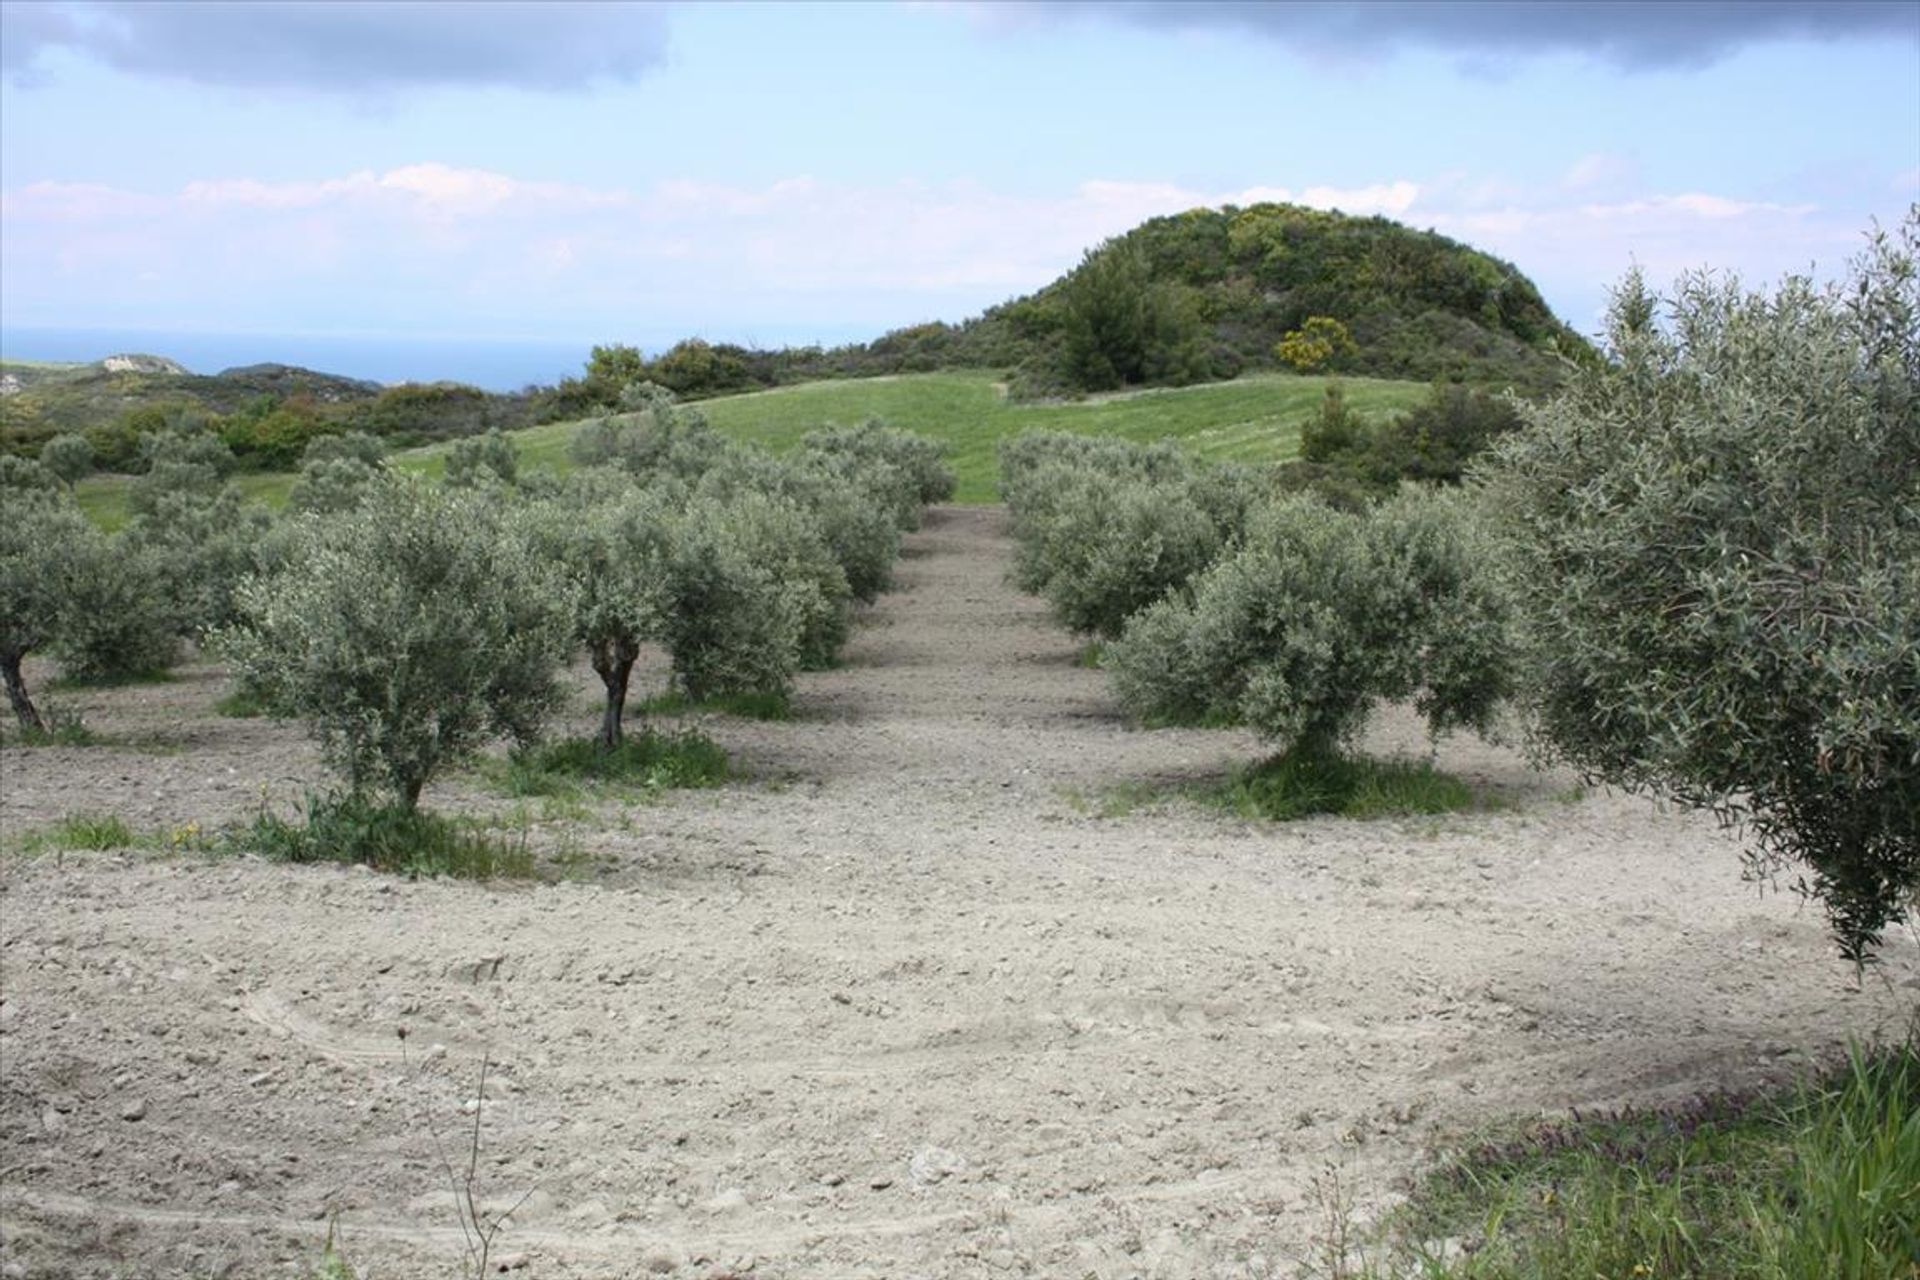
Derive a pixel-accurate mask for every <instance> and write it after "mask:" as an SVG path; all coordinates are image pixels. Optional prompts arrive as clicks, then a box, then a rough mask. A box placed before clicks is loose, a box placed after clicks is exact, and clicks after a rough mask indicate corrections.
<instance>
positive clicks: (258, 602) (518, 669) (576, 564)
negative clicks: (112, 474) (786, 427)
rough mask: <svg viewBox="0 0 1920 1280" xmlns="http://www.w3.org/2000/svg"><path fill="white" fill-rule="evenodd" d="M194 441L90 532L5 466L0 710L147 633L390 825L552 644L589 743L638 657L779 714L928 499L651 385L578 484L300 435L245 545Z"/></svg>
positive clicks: (820, 662)
mask: <svg viewBox="0 0 1920 1280" xmlns="http://www.w3.org/2000/svg"><path fill="white" fill-rule="evenodd" d="M156 448H159V446H156ZM219 449H220V446H219V443H218V441H217V440H213V439H211V438H210V437H207V436H199V437H194V438H191V439H187V440H182V441H177V442H173V443H171V444H169V445H167V447H166V452H167V456H168V457H169V458H170V459H174V460H172V461H168V462H167V463H166V464H165V466H162V465H159V464H156V466H155V467H154V468H153V469H151V470H150V471H149V472H148V474H147V475H146V476H145V477H142V481H141V483H143V484H150V485H152V486H154V487H155V489H156V490H157V491H159V492H158V493H157V496H156V498H155V500H154V502H153V504H152V508H151V512H150V513H149V512H148V511H147V510H145V509H142V514H141V515H140V516H139V517H137V518H136V520H135V522H134V523H133V524H132V525H130V526H129V528H128V530H127V531H125V532H124V533H122V534H119V535H113V536H111V537H109V536H108V535H105V534H102V533H100V532H99V531H97V530H95V529H94V528H93V527H92V526H91V525H90V524H89V523H88V522H87V521H86V520H85V519H84V517H83V516H82V515H81V514H80V512H79V510H78V509H77V507H76V506H75V505H74V503H73V500H72V498H71V497H70V495H69V494H68V493H67V492H66V491H65V490H64V488H62V486H60V485H59V484H58V482H57V481H55V480H53V479H52V478H51V477H50V476H48V475H47V474H46V473H45V472H44V470H43V469H40V468H38V467H36V466H35V464H32V463H21V462H18V460H15V461H14V462H13V463H11V464H8V473H7V475H8V479H9V482H10V483H11V484H12V485H13V486H14V488H13V489H12V490H11V491H10V493H9V503H8V505H9V509H10V516H13V517H16V518H10V519H9V520H8V521H7V522H6V523H5V533H4V534H0V619H4V622H3V623H0V665H4V668H5V673H6V680H7V685H8V690H9V694H10V696H11V697H12V699H13V705H14V709H15V711H16V714H17V716H18V718H19V719H20V721H21V723H22V724H23V725H24V726H29V727H33V726H39V725H40V717H39V715H38V713H37V711H36V710H35V709H34V708H33V706H32V702H31V698H30V696H29V695H28V692H27V690H26V688H25V685H24V683H23V682H22V679H21V672H20V664H21V659H22V658H23V657H24V656H25V655H26V654H27V653H30V652H33V651H36V650H39V649H50V650H51V651H52V652H53V653H54V654H55V655H56V656H58V657H59V658H60V659H61V660H62V662H63V664H65V665H66V666H67V668H68V670H69V673H70V674H102V675H110V674H131V672H130V671H128V670H124V669H118V670H112V671H98V672H94V671H81V670H78V669H77V668H76V667H75V666H74V663H75V660H76V657H77V656H78V655H82V654H85V653H88V652H91V651H92V647H93V646H94V645H95V641H94V639H93V637H94V633H95V632H96V631H97V630H99V629H100V628H102V627H103V626H112V625H118V626H124V625H125V624H124V623H123V622H121V623H116V622H115V621H114V620H115V619H123V618H125V617H128V616H141V615H143V614H144V615H151V616H153V617H154V618H156V619H158V620H160V621H162V622H163V623H164V627H165V629H166V631H167V633H168V635H169V638H171V637H176V636H180V635H183V634H189V633H190V634H193V635H195V636H197V637H199V638H202V639H204V640H206V641H207V642H208V643H210V644H211V645H212V646H213V647H214V648H216V649H217V650H218V651H220V652H222V653H223V654H225V655H226V656H227V658H228V659H229V661H230V662H231V664H232V667H233V669H234V672H235V674H236V676H237V678H238V679H239V680H240V681H241V682H242V684H243V686H244V687H246V688H248V689H249V690H250V691H251V692H252V693H253V694H254V695H255V696H256V697H257V698H258V699H259V700H260V701H261V702H262V703H263V704H264V705H266V706H267V707H269V708H270V709H273V710H275V711H278V712H280V713H284V714H288V715H295V716H300V717H303V718H305V719H306V720H307V721H308V722H309V724H310V725H311V726H312V727H313V729H314V732H315V734H316V736H317V737H318V738H319V740H320V742H321V744H322V746H323V749H324V750H325V752H326V755H327V757H328V759H329V760H330V761H331V762H332V763H333V764H334V765H335V766H337V768H338V769H339V770H340V772H341V773H342V774H343V776H344V777H345V778H346V779H347V780H348V782H349V784H350V786H351V787H352V788H353V790H354V791H355V792H356V793H362V794H367V793H384V794H385V795H387V796H388V797H390V798H391V799H392V800H394V801H395V802H397V803H399V804H400V805H401V806H403V807H405V808H412V807H413V806H414V805H415V804H416V803H417V802H418V798H419V795H420V791H421V788H422V787H423V786H424V785H425V783H426V781H427V779H428V778H429V777H430V776H431V774H432V772H433V771H434V769H435V768H436V767H437V766H438V765H439V764H440V763H441V762H442V761H443V760H445V759H446V758H448V757H450V756H457V755H459V754H460V753H462V752H464V751H466V750H469V749H471V748H472V747H473V746H475V745H477V744H478V743H480V742H482V741H485V740H487V739H488V738H491V737H495V736H499V735H507V736H511V737H514V738H516V739H525V738H527V737H528V736H529V735H531V734H532V733H533V732H534V731H535V730H536V729H537V727H538V726H539V724H540V723H541V721H542V719H543V718H544V717H545V715H546V714H547V713H548V712H550V711H551V710H552V709H553V707H554V705H555V700H556V698H557V696H558V691H559V685H558V683H557V673H558V670H559V667H560V665H561V663H562V662H563V661H564V660H566V658H567V657H568V655H569V654H571V653H576V652H580V651H582V650H584V651H585V653H586V654H587V656H588V658H589V660H590V661H591V663H592V665H593V668H594V670H595V671H596V672H597V673H598V674H599V676H600V678H601V680H602V681H603V682H604V685H605V690H606V707H605V712H604V715H603V717H602V721H601V728H600V732H599V735H598V737H599V741H600V743H601V744H602V745H603V746H605V747H608V748H613V747H617V746H618V745H619V744H620V742H621V740H622V735H623V728H622V725H623V716H624V710H625V705H626V702H627V695H628V686H629V683H630V679H631V673H632V671H633V668H634V665H635V663H636V661H637V660H638V657H639V655H640V653H641V651H642V649H643V647H644V646H646V645H649V644H659V645H662V646H664V647H665V648H666V650H667V651H668V653H669V654H670V655H671V659H672V664H673V670H674V677H675V680H676V682H677V684H678V685H679V687H680V688H681V689H682V690H683V691H684V692H685V693H686V694H687V695H689V696H690V697H692V698H695V699H705V698H711V697H713V696H716V695H719V694H726V693H749V692H750V693H763V694H776V695H784V694H785V692H786V691H787V689H788V687H789V685H790V682H791V680H792V678H793V676H794V674H795V673H796V672H797V671H799V670H802V669H807V668H814V667H820V666H825V665H828V664H830V663H832V662H833V661H835V660H836V657H837V655H838V652H839V649H840V647H841V645H842V644H843V643H844V641H845V639H846V637H847V634H848V629H849V625H850V619H851V609H852V605H853V603H854V602H855V601H858V600H870V599H872V598H873V597H874V596H875V595H876V594H877V593H879V592H880V591H882V590H883V589H885V587H886V585H887V579H888V574H889V570H890V567H891V564H892V562H893V560H894V558H895V555H896V553H897V551H898V547H899V539H900V534H901V531H902V529H904V528H907V527H911V526H912V525H914V524H916V523H917V521H918V519H919V515H920V511H921V508H922V506H923V505H924V504H925V503H926V502H929V501H934V500H938V499H940V498H944V497H946V496H949V495H950V494H951V491H952V484H953V481H952V477H951V474H950V473H949V472H948V471H947V470H946V468H945V466H944V464H943V463H942V462H941V460H940V456H939V450H938V448H937V447H935V446H933V445H931V444H929V443H928V442H926V441H924V440H921V439H919V438H917V437H913V436H911V435H908V434H907V433H904V432H899V431H894V430H892V429H889V428H886V427H884V426H882V425H880V424H877V423H870V424H868V425H867V426H864V427H861V428H858V429H853V430H833V431H821V432H816V433H814V434H812V435H810V436H808V437H807V438H806V439H805V440H804V441H803V443H802V445H801V447H800V448H799V449H798V450H797V451H796V452H795V453H793V454H791V455H788V456H785V457H779V458H775V457H773V456H770V455H768V454H766V453H764V452H761V451H759V450H756V449H752V448H750V447H747V446H742V445H738V444H735V443H732V442H730V441H727V440H726V439H724V438H723V437H721V436H719V435H718V434H717V433H715V432H713V431H712V430H711V428H709V427H708V426H707V425H706V423H705V422H704V421H703V420H702V419H701V418H700V417H699V415H698V414H697V413H695V412H693V411H690V410H688V409H686V408H685V407H683V406H680V405H678V404H676V403H675V402H674V400H673V397H672V396H671V395H669V394H667V393H665V392H664V391H661V390H659V389H657V388H655V389H651V390H650V391H649V392H648V393H647V402H646V404H645V406H644V407H643V408H640V409H637V410H636V411H634V412H632V413H629V414H626V415H623V416H621V417H619V418H615V419H608V420H604V421H596V422H593V423H590V424H587V425H586V426H585V427H583V428H582V430H581V431H580V433H579V437H578V439H577V440H576V441H575V445H574V449H575V454H576V458H577V459H578V460H579V461H580V462H581V463H582V464H583V465H582V466H581V468H580V469H579V470H577V471H576V472H574V473H573V474H571V475H569V476H567V477H565V478H554V477H551V476H547V475H540V476H521V475H520V474H519V469H518V467H517V458H516V456H515V454H514V452H513V450H512V447H511V445H510V443H509V442H508V441H506V440H505V439H504V438H503V437H501V436H499V435H497V434H494V435H490V436H486V437H480V438H478V439H475V440H470V441H463V442H461V444H460V445H459V446H457V447H456V448H455V450H454V451H453V452H452V454H451V455H450V457H449V460H448V466H447V470H446V473H445V478H444V482H443V483H442V484H440V485H437V486H436V485H429V484H426V483H424V482H422V481H419V480H417V479H413V478H408V477H403V476H400V475H398V474H396V473H394V472H393V471H391V470H390V469H389V468H388V467H387V466H386V464H385V461H384V459H383V457H382V456H381V450H380V445H379V442H378V441H376V440H374V439H372V438H371V437H367V436H338V437H329V438H327V439H324V440H321V441H317V442H315V444H314V445H313V446H312V447H311V448H310V449H309V452H308V457H307V459H306V461H305V463H304V465H303V467H302V471H301V475H300V478H299V481H298V483H297V484H296V486H295V488H294V491H293V495H292V498H291V502H290V511H289V514H288V516H287V517H286V518H285V519H283V520H281V521H278V522H275V523H273V524H272V525H271V526H270V527H269V526H268V525H267V523H266V521H265V517H264V516H261V515H259V514H258V513H255V512H250V511H246V510H244V509H242V508H239V507H237V505H236V502H237V500H236V499H234V498H233V496H232V491H231V490H230V489H226V488H224V487H223V486H224V482H223V481H221V480H220V478H219V470H218V465H217V461H212V460H217V458H218V457H219ZM175 455H178V456H177V458H175ZM201 459H208V460H209V461H201ZM136 508H137V509H140V504H139V503H138V502H136ZM188 512H191V513H192V514H191V516H189V515H188V514H187V513H188ZM162 529H164V530H165V531H166V533H165V537H164V538H163V537H162V535H161V533H160V530H162ZM196 534H197V536H195V535H196ZM163 542H164V543H165V545H166V546H167V547H169V548H172V547H174V546H175V545H176V544H177V546H178V554H179V556H180V560H179V562H178V563H179V568H178V571H177V572H176V573H174V575H173V576H172V577H167V576H165V575H160V576H155V575H152V574H148V573H143V572H141V571H139V570H138V569H137V568H128V567H127V566H128V565H129V564H131V563H132V562H133V557H132V556H131V555H130V554H128V553H129V552H130V551H136V550H137V551H140V552H141V554H145V552H144V549H145V548H147V547H149V546H158V545H160V544H161V543H163ZM168 563H169V564H171V563H172V562H168ZM114 592H120V593H121V594H120V595H119V596H115V595H113V594H112V593H114ZM176 643H177V641H176ZM171 657H172V651H171V650H170V649H169V650H165V651H160V652H156V653H155V654H154V655H153V659H154V661H155V662H156V663H158V664H159V665H164V664H165V662H166V661H169V660H171Z"/></svg>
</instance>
